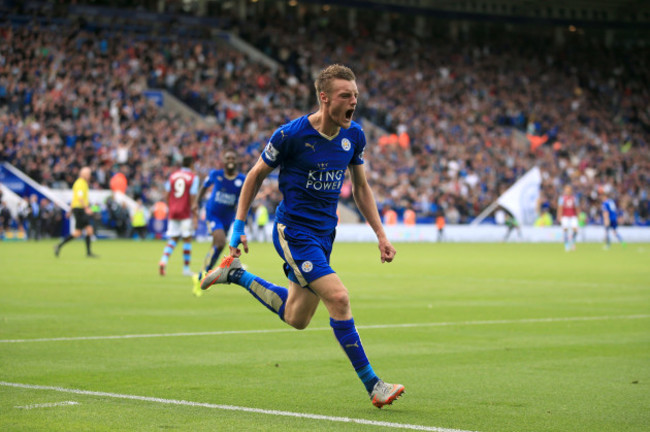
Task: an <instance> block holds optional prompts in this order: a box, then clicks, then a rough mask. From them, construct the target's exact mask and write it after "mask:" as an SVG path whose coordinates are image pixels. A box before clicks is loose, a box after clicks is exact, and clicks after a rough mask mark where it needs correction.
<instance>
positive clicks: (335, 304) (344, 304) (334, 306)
mask: <svg viewBox="0 0 650 432" xmlns="http://www.w3.org/2000/svg"><path fill="white" fill-rule="evenodd" d="M327 302H328V306H329V309H330V310H335V311H337V312H339V313H346V312H347V311H349V310H350V297H349V296H348V292H347V291H340V292H337V293H334V294H332V295H331V296H330V297H329V298H328V299H327Z"/></svg>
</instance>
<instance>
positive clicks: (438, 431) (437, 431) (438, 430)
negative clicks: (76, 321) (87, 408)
mask: <svg viewBox="0 0 650 432" xmlns="http://www.w3.org/2000/svg"><path fill="white" fill-rule="evenodd" d="M0 385H1V386H5V387H16V388H23V389H30V390H50V391H57V392H62V393H73V394H78V395H85V396H98V397H109V398H115V399H130V400H138V401H143V402H156V403H162V404H168V405H182V406H191V407H203V408H212V409H218V410H224V411H241V412H247V413H255V414H266V415H272V416H281V417H295V418H305V419H310V420H324V421H330V422H337V423H355V424H361V425H367V426H381V427H388V428H393V429H410V430H418V431H431V432H472V431H467V430H461V429H448V428H442V427H436V426H423V425H414V424H406V423H392V422H383V421H376V420H366V419H359V418H351V417H335V416H326V415H320V414H308V413H299V412H291V411H277V410H266V409H260V408H250V407H242V406H236V405H219V404H211V403H205V402H191V401H185V400H177V399H162V398H157V397H149V396H138V395H128V394H119V393H107V392H97V391H90V390H78V389H69V388H64V387H53V386H42V385H32V384H20V383H10V382H4V381H0Z"/></svg>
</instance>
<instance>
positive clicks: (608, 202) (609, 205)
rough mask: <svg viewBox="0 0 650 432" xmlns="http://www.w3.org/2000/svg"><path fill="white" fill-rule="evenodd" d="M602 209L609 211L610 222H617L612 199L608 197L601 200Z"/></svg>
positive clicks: (614, 204)
mask: <svg viewBox="0 0 650 432" xmlns="http://www.w3.org/2000/svg"><path fill="white" fill-rule="evenodd" d="M603 211H604V212H607V213H609V220H610V222H612V223H613V224H616V223H617V222H618V221H617V219H618V212H617V210H616V203H615V202H614V200H613V199H611V198H608V199H606V200H605V201H604V202H603Z"/></svg>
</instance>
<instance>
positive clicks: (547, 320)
mask: <svg viewBox="0 0 650 432" xmlns="http://www.w3.org/2000/svg"><path fill="white" fill-rule="evenodd" d="M645 318H650V315H606V316H593V317H559V318H528V319H513V320H479V321H448V322H433V323H410V324H408V323H405V324H375V325H359V326H357V328H358V329H361V330H364V329H366V330H372V329H397V328H418V327H452V326H472V325H498V324H534V323H560V322H580V321H607V320H635V319H645ZM330 330H332V329H331V327H314V328H311V329H307V330H305V331H308V332H311V331H330ZM294 331H295V330H294V329H291V328H284V329H264V330H224V331H210V332H183V333H150V334H126V335H108V336H73V337H56V338H35V339H0V343H27V342H65V341H91V340H110V339H148V338H163V337H182V336H225V335H242V334H263V333H288V332H294Z"/></svg>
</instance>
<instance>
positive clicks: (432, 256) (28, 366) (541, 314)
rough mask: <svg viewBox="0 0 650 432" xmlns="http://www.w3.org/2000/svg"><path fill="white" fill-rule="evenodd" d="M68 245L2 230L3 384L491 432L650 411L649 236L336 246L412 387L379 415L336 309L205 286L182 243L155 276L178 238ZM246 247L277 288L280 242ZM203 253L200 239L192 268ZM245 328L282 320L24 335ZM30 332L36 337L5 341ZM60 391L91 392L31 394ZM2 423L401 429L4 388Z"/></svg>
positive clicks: (615, 422) (369, 346) (400, 378)
mask: <svg viewBox="0 0 650 432" xmlns="http://www.w3.org/2000/svg"><path fill="white" fill-rule="evenodd" d="M53 244H54V243H53V242H46V241H42V242H39V243H31V242H30V243H4V244H3V243H0V296H1V301H0V320H1V321H0V339H2V342H1V343H0V364H1V365H2V366H1V368H0V381H3V382H5V383H7V382H9V383H20V384H30V385H42V386H56V387H62V388H67V389H83V390H89V391H95V392H111V393H117V394H122V395H139V396H147V397H156V398H162V399H173V400H185V401H192V402H198V403H208V404H218V405H232V406H237V407H250V408H257V409H266V410H281V411H290V412H294V413H307V414H317V415H323V416H332V417H349V418H355V419H366V420H371V421H378V422H391V423H401V424H409V425H423V426H429V427H439V428H453V429H461V430H472V431H481V432H497V431H498V432H506V431H572V432H577V431H589V432H592V431H642V430H643V431H644V430H647V427H648V424H650V307H649V306H650V266H648V258H649V257H650V245H647V244H645V245H644V244H641V245H639V244H630V245H628V246H627V248H625V249H623V248H621V247H620V245H614V246H613V247H612V249H611V250H610V251H603V250H602V245H600V244H579V245H578V250H577V252H573V253H565V252H564V250H563V245H562V244H444V243H443V244H396V246H397V249H398V255H397V259H396V260H395V262H394V263H392V264H383V265H382V264H381V263H380V262H379V252H378V250H377V248H376V245H374V244H344V243H338V244H336V245H335V249H334V253H333V259H332V264H333V267H334V268H335V269H336V270H337V271H338V273H339V275H340V276H341V278H342V280H343V281H344V282H345V284H346V286H347V287H348V289H349V291H350V295H351V301H352V307H353V314H354V317H355V320H356V322H357V325H358V327H359V332H360V334H361V337H362V340H363V343H364V346H365V348H366V352H367V354H368V357H369V359H370V361H371V364H372V365H373V367H374V369H375V371H376V372H377V373H378V374H379V375H380V376H381V377H382V378H384V379H385V380H386V381H388V382H400V383H402V384H404V385H405V386H406V394H405V396H404V397H402V398H401V399H400V400H399V401H397V402H396V403H395V404H394V405H393V406H391V407H386V408H385V409H382V410H377V409H376V408H374V407H373V406H372V405H371V404H370V401H369V399H368V397H367V395H366V393H365V391H364V389H363V386H362V385H361V383H360V382H359V380H358V378H357V377H356V374H355V373H354V371H353V370H352V367H351V366H350V364H349V363H348V360H347V359H346V358H345V356H344V354H343V352H342V350H341V349H340V348H339V347H338V344H337V343H336V340H335V339H334V337H333V335H332V334H331V330H330V329H329V325H328V319H327V314H326V311H325V308H324V307H323V306H322V305H321V306H320V308H319V310H318V312H317V314H316V316H315V317H314V319H313V320H312V323H311V326H310V328H309V329H307V330H305V331H297V330H291V329H290V328H289V327H288V326H286V325H285V324H284V323H282V322H281V321H280V320H279V319H278V318H277V317H275V316H274V315H273V314H271V313H270V312H269V311H267V310H266V309H265V308H264V307H262V306H261V305H260V304H258V303H257V302H256V301H255V300H254V299H253V298H252V297H251V296H250V295H249V294H248V293H246V292H245V291H244V289H243V288H240V287H237V286H234V285H230V286H225V287H217V288H216V289H215V288H213V289H211V290H210V291H209V292H207V293H206V294H205V295H204V296H203V297H201V298H198V299H197V298H194V297H193V296H192V294H191V281H190V279H189V278H187V277H183V276H181V259H182V256H181V250H180V249H179V248H177V249H178V250H176V251H175V253H174V255H173V256H172V258H171V260H170V264H169V266H168V276H166V277H160V276H159V275H158V273H157V270H158V267H157V263H158V259H159V257H160V254H161V253H162V249H163V246H164V244H163V242H160V241H156V242H131V241H102V242H97V243H95V245H94V251H96V253H98V254H100V255H101V258H99V259H96V260H94V259H87V258H86V257H85V249H84V245H83V243H82V242H81V241H77V242H74V243H72V244H69V245H66V247H65V248H64V249H63V250H62V253H61V257H60V258H58V259H56V258H55V257H54V255H53V253H52V246H53ZM251 246H252V247H251V253H250V254H249V255H246V256H244V258H243V261H244V263H245V264H247V265H248V268H249V270H251V271H252V272H254V273H256V274H259V275H260V276H262V277H265V278H267V279H268V280H270V281H273V282H276V283H281V282H282V281H283V280H284V276H283V273H282V270H281V266H280V261H279V259H278V258H277V257H276V255H275V252H274V250H273V249H272V246H271V245H269V244H257V243H254V244H252V245H251ZM207 248H208V245H207V244H205V243H199V244H197V243H195V245H194V254H193V259H194V268H196V269H198V266H199V265H200V262H201V261H202V259H203V256H204V254H205V253H206V252H207ZM590 317H591V318H594V319H589V320H587V319H586V320H581V319H577V318H590ZM606 317H609V318H606ZM550 318H557V319H558V320H557V321H551V320H547V319H550ZM405 324H414V325H413V326H405ZM371 326H386V327H384V328H372V327H371ZM364 327H366V328H364ZM246 330H268V331H270V332H268V333H259V332H249V333H232V334H228V333H222V334H212V335H184V336H173V337H170V336H162V337H146V338H120V339H98V340H62V341H41V342H35V341H33V342H29V341H28V340H29V339H38V338H60V337H66V338H70V337H72V338H74V337H90V336H111V335H116V336H119V335H143V334H157V335H168V334H178V333H197V332H228V331H235V332H239V331H246ZM18 339H21V340H27V341H26V342H7V341H8V340H18ZM64 401H74V402H77V403H78V405H65V406H55V407H40V408H33V409H25V408H17V407H26V406H30V405H34V404H47V403H57V402H64ZM0 429H1V430H11V431H20V430H24V431H34V430H47V431H71V430H94V431H98V430H105V431H114V430H192V431H200V430H210V431H214V430H220V431H225V430H266V431H293V430H310V431H320V430H323V431H331V430H337V431H361V430H368V431H379V430H397V429H396V428H394V427H381V426H377V425H372V424H371V425H361V424H350V423H336V422H332V421H329V420H324V419H321V420H319V419H305V418H296V417H282V416H276V415H269V414H263V413H251V412H240V411H227V410H223V409H214V408H208V407H201V406H177V405H169V404H162V403H156V402H151V401H141V400H128V399H117V398H110V397H103V396H97V395H79V394H71V393H61V392H56V391H51V390H39V389H26V388H15V387H10V386H7V385H6V384H5V385H0Z"/></svg>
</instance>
